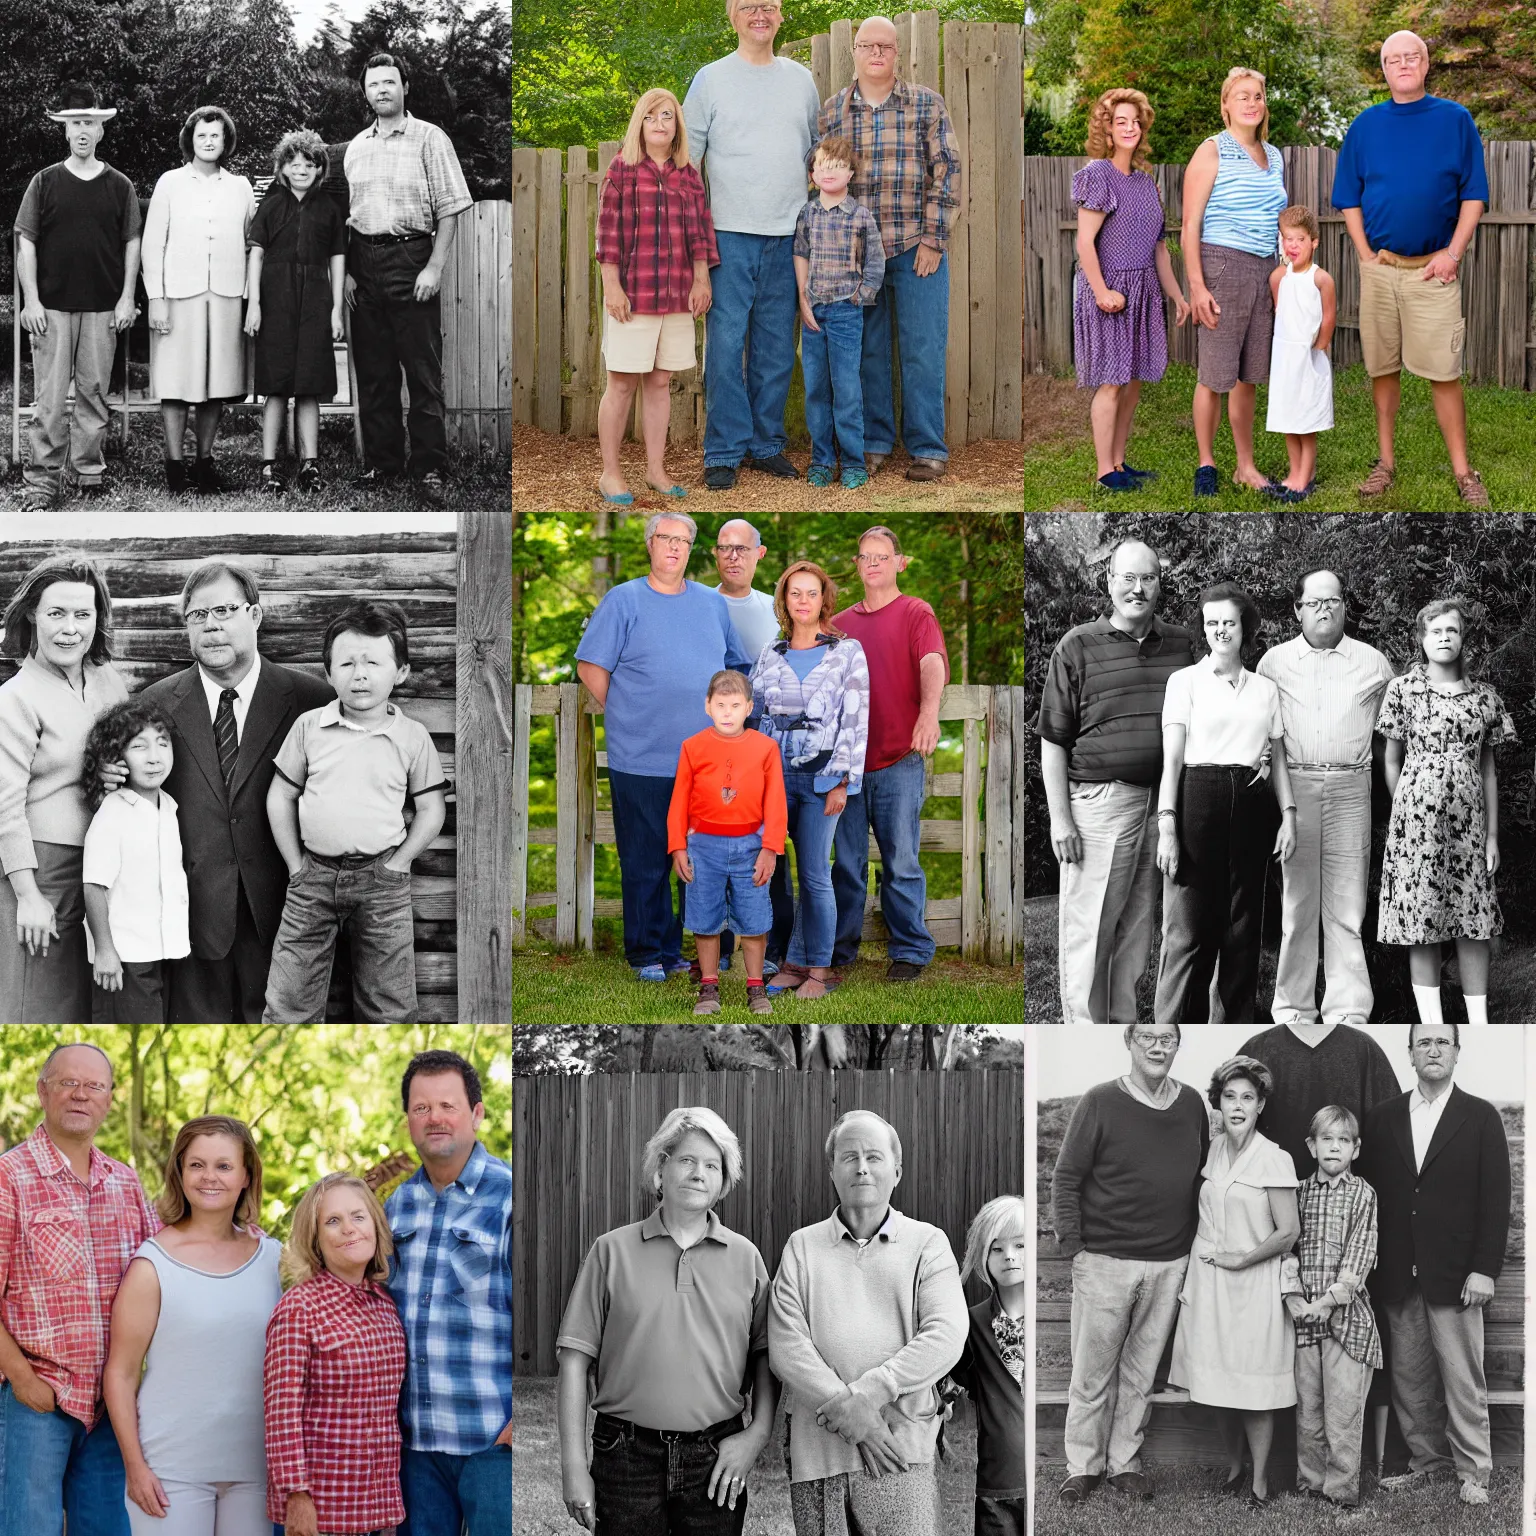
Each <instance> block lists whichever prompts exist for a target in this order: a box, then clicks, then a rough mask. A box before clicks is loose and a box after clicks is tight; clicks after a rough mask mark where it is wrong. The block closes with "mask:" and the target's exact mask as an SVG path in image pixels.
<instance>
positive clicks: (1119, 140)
mask: <svg viewBox="0 0 1536 1536" xmlns="http://www.w3.org/2000/svg"><path fill="white" fill-rule="evenodd" d="M1110 132H1111V133H1112V135H1113V137H1114V141H1115V144H1116V146H1117V147H1119V148H1121V149H1135V148H1136V146H1137V145H1138V144H1140V143H1141V114H1140V113H1139V112H1138V111H1137V110H1136V108H1135V107H1133V106H1132V105H1131V103H1130V102H1128V101H1122V102H1121V103H1120V105H1119V106H1117V107H1116V108H1115V115H1114V117H1113V118H1112V119H1111V120H1110Z"/></svg>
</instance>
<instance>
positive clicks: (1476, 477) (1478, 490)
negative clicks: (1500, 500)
mask: <svg viewBox="0 0 1536 1536" xmlns="http://www.w3.org/2000/svg"><path fill="white" fill-rule="evenodd" d="M1456 494H1457V495H1458V496H1460V497H1461V499H1462V500H1463V501H1464V502H1466V504H1467V505H1468V506H1469V507H1486V506H1490V505H1491V503H1490V502H1489V500H1488V491H1487V489H1486V488H1485V487H1484V485H1483V477H1482V476H1481V475H1480V474H1478V472H1477V471H1476V470H1475V469H1469V470H1468V471H1467V472H1466V474H1464V475H1457V476H1456Z"/></svg>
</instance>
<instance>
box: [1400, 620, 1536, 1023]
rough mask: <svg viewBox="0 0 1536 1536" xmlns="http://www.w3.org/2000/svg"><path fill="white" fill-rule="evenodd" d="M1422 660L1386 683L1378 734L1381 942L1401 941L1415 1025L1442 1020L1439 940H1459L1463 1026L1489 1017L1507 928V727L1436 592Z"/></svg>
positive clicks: (1424, 629)
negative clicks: (1498, 880)
mask: <svg viewBox="0 0 1536 1536" xmlns="http://www.w3.org/2000/svg"><path fill="white" fill-rule="evenodd" d="M1414 630H1415V633H1416V634H1417V635H1418V640H1419V649H1420V652H1421V659H1420V660H1419V661H1418V662H1416V663H1415V664H1414V665H1413V666H1412V667H1411V668H1410V669H1409V670H1408V671H1407V672H1406V673H1404V674H1403V676H1401V677H1395V678H1393V679H1392V681H1391V682H1390V683H1388V684H1387V691H1386V692H1385V693H1384V694H1383V695H1382V700H1381V713H1380V715H1379V716H1378V717H1377V720H1376V729H1377V730H1378V731H1380V732H1381V734H1382V735H1383V736H1385V737H1386V739H1387V758H1386V778H1387V793H1388V794H1390V795H1391V796H1392V816H1391V820H1390V821H1389V822H1388V824H1387V847H1386V852H1385V854H1384V855H1383V857H1382V862H1381V911H1380V916H1379V918H1378V921H1377V930H1376V932H1377V937H1378V938H1379V939H1380V940H1381V942H1382V943H1383V944H1407V945H1408V946H1409V950H1408V972H1409V977H1410V979H1411V981H1412V983H1413V998H1414V1002H1415V1003H1416V1004H1417V1005H1418V1010H1419V1022H1420V1023H1425V1024H1440V1023H1443V1022H1444V1019H1443V1018H1442V1015H1441V1007H1440V946H1441V945H1442V944H1444V943H1449V942H1452V941H1454V943H1455V945H1456V965H1457V970H1458V971H1459V973H1460V976H1461V991H1462V996H1463V997H1464V998H1465V1000H1466V1005H1467V1022H1468V1023H1471V1024H1486V1023H1487V1022H1488V941H1489V939H1491V938H1492V937H1493V936H1494V935H1495V934H1498V933H1502V932H1503V931H1504V918H1503V914H1502V913H1501V912H1500V911H1499V899H1498V896H1497V895H1496V894H1495V892H1494V888H1493V877H1494V874H1495V873H1496V872H1497V870H1498V867H1499V781H1498V771H1497V769H1496V768H1495V766H1494V760H1493V749H1494V748H1495V747H1496V746H1498V745H1499V744H1500V742H1504V741H1513V740H1514V739H1515V727H1514V722H1513V721H1512V720H1511V719H1510V718H1509V715H1508V713H1507V712H1506V711H1505V708H1504V704H1503V701H1502V700H1501V699H1500V698H1499V696H1498V694H1496V693H1495V692H1494V691H1493V689H1492V688H1490V687H1489V686H1488V685H1487V683H1480V682H1473V681H1471V680H1470V679H1469V678H1468V677H1467V675H1466V666H1465V661H1464V657H1463V652H1462V648H1463V645H1464V643H1465V639H1466V630H1467V617H1466V608H1465V606H1464V605H1463V603H1462V601H1461V599H1459V598H1454V597H1452V598H1443V599H1441V600H1439V601H1438V602H1433V603H1428V604H1426V605H1425V606H1424V607H1423V608H1421V609H1420V610H1419V614H1418V618H1417V619H1415V621H1414Z"/></svg>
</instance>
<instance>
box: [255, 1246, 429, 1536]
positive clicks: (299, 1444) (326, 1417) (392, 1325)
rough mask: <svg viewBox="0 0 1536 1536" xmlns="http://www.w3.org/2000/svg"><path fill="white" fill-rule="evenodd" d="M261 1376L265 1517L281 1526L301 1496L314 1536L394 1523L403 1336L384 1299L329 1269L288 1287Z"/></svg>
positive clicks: (401, 1514)
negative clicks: (311, 1515) (291, 1499)
mask: <svg viewBox="0 0 1536 1536" xmlns="http://www.w3.org/2000/svg"><path fill="white" fill-rule="evenodd" d="M263 1374H264V1378H265V1381H264V1392H263V1396H264V1399H265V1407H266V1426H267V1514H268V1515H269V1516H270V1517H271V1518H272V1519H273V1520H275V1521H277V1522H278V1523H279V1524H281V1523H282V1521H283V1520H284V1518H285V1516H286V1514H287V1507H288V1495H289V1494H290V1493H295V1492H300V1491H307V1492H308V1494H309V1496H310V1497H311V1498H312V1499H313V1500H314V1501H315V1513H316V1514H317V1516H318V1517H319V1524H320V1529H321V1530H322V1531H372V1530H376V1529H377V1528H378V1527H380V1526H389V1525H398V1524H400V1522H401V1521H402V1520H404V1519H405V1505H404V1504H403V1503H402V1502H401V1498H400V1384H401V1383H402V1382H403V1381H404V1380H405V1329H404V1328H403V1327H401V1325H400V1314H399V1313H398V1312H397V1311H396V1310H395V1304H394V1302H393V1300H391V1298H390V1294H389V1292H388V1291H386V1290H385V1289H384V1287H383V1286H381V1285H379V1284H378V1283H377V1282H376V1281H372V1280H370V1281H368V1282H367V1283H366V1284H364V1285H361V1286H355V1285H348V1284H347V1283H346V1281H345V1280H338V1279H337V1278H336V1277H335V1275H333V1274H331V1273H330V1271H329V1270H323V1271H322V1272H321V1273H320V1274H318V1275H316V1276H315V1277H314V1279H312V1280H306V1281H305V1282H304V1283H303V1284H302V1285H296V1286H294V1288H293V1289H292V1290H291V1291H289V1292H288V1294H287V1295H286V1296H284V1297H283V1299H282V1300H281V1301H280V1302H278V1304H277V1309H276V1311H274V1312H273V1314H272V1317H271V1320H270V1321H269V1322H268V1324H267V1358H266V1368H265V1371H264V1373H263Z"/></svg>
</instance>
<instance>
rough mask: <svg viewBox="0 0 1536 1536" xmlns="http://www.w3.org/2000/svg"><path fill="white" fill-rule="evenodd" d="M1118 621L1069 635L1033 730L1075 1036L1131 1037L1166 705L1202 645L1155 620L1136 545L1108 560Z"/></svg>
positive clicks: (1151, 881)
mask: <svg viewBox="0 0 1536 1536" xmlns="http://www.w3.org/2000/svg"><path fill="white" fill-rule="evenodd" d="M1107 586H1108V589H1109V600H1110V603H1111V609H1110V612H1109V614H1108V615H1107V616H1106V617H1104V618H1101V619H1095V620H1094V621H1093V622H1092V623H1090V624H1079V625H1077V626H1076V627H1074V628H1072V629H1069V630H1068V631H1067V632H1066V634H1064V635H1063V636H1062V637H1061V639H1060V640H1059V641H1058V642H1057V643H1056V649H1055V650H1054V651H1052V653H1051V661H1050V666H1049V667H1048V668H1047V669H1046V674H1045V687H1044V690H1043V691H1042V693H1041V696H1040V714H1039V717H1038V718H1037V720H1036V722H1035V730H1036V731H1037V732H1038V733H1039V735H1040V777H1041V778H1042V779H1043V780H1044V781H1045V798H1046V803H1047V805H1048V806H1049V808H1050V815H1051V850H1052V852H1053V853H1054V854H1055V856H1056V859H1057V860H1058V862H1059V863H1060V865H1061V894H1060V896H1059V898H1058V901H1057V927H1056V934H1057V937H1056V959H1057V966H1058V969H1059V971H1060V988H1061V1017H1062V1022H1063V1023H1065V1024H1132V1023H1134V1022H1135V1020H1136V983H1137V981H1138V979H1139V978H1140V977H1141V974H1142V972H1143V971H1145V970H1146V968H1147V958H1148V956H1149V955H1150V954H1151V951H1152V927H1153V920H1154V916H1155V914H1156V910H1157V892H1158V879H1159V877H1158V872H1157V864H1156V854H1157V816H1156V811H1157V799H1156V796H1157V785H1158V780H1159V779H1160V778H1161V777H1162V772H1163V733H1162V717H1163V694H1164V692H1165V691H1166V689H1167V686H1168V678H1169V676H1170V675H1171V674H1172V673H1174V672H1177V671H1178V670H1179V669H1180V668H1181V667H1188V666H1191V665H1193V663H1194V659H1195V656H1194V639H1195V637H1194V633H1193V632H1192V631H1191V630H1188V629H1185V628H1183V627H1182V626H1180V625H1177V624H1168V623H1165V622H1164V621H1163V620H1162V619H1160V618H1158V617H1157V606H1158V603H1159V602H1160V601H1161V598H1162V590H1163V589H1162V564H1161V562H1160V561H1159V559H1158V557H1157V552H1156V551H1155V550H1153V549H1151V548H1149V547H1148V546H1147V545H1145V544H1143V543H1141V542H1139V541H1138V540H1135V539H1126V540H1122V541H1121V542H1120V543H1118V544H1116V545H1115V547H1114V548H1113V549H1112V550H1111V551H1110V553H1109V575H1108V578H1107Z"/></svg>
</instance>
